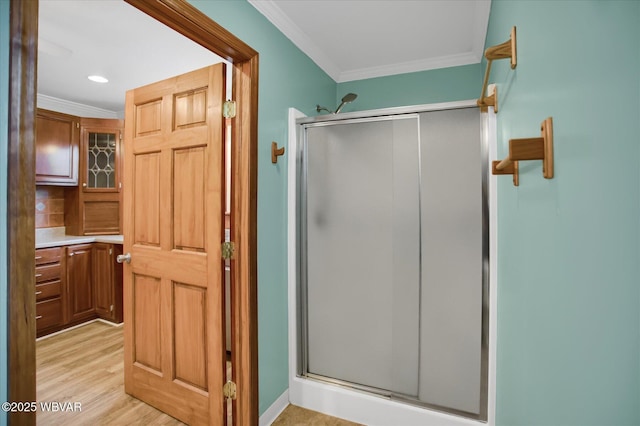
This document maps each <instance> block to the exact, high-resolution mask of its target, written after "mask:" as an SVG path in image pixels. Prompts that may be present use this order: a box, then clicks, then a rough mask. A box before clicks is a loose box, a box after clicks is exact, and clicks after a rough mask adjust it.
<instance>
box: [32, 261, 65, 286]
mask: <svg viewBox="0 0 640 426" xmlns="http://www.w3.org/2000/svg"><path fill="white" fill-rule="evenodd" d="M61 272H62V268H61V267H60V264H59V263H53V264H51V265H41V266H36V283H42V282H46V281H52V280H59V279H60V274H61Z"/></svg>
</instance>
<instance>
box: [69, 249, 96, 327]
mask: <svg viewBox="0 0 640 426" xmlns="http://www.w3.org/2000/svg"><path fill="white" fill-rule="evenodd" d="M66 252H67V305H68V310H67V313H68V317H67V323H79V322H82V321H85V320H88V319H91V318H93V317H95V313H96V310H95V304H94V285H93V277H92V276H93V268H92V244H79V245H74V246H68V247H67V249H66Z"/></svg>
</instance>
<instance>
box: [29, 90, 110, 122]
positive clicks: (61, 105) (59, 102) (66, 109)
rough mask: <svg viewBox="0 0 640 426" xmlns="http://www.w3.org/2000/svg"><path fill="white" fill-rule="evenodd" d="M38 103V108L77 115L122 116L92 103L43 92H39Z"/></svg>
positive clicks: (96, 116) (93, 116)
mask: <svg viewBox="0 0 640 426" xmlns="http://www.w3.org/2000/svg"><path fill="white" fill-rule="evenodd" d="M37 105H38V108H44V109H50V110H52V111H57V112H62V113H64V114H71V115H77V116H78V117H92V118H122V117H120V116H119V115H118V113H117V112H116V111H109V110H106V109H102V108H97V107H93V106H90V105H85V104H79V103H77V102H72V101H67V100H65V99H60V98H54V97H53V96H48V95H43V94H42V93H38V96H37Z"/></svg>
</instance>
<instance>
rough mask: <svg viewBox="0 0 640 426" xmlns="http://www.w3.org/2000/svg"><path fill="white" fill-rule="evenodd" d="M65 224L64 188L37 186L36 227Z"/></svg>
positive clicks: (51, 226)
mask: <svg viewBox="0 0 640 426" xmlns="http://www.w3.org/2000/svg"><path fill="white" fill-rule="evenodd" d="M58 226H64V188H62V187H59V186H36V228H53V227H58Z"/></svg>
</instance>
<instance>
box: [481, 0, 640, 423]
mask: <svg viewBox="0 0 640 426" xmlns="http://www.w3.org/2000/svg"><path fill="white" fill-rule="evenodd" d="M513 25H515V26H516V27H517V49H518V55H517V56H518V66H517V68H516V69H515V70H511V69H510V68H509V65H508V63H507V62H508V61H506V60H503V61H496V62H494V69H493V71H492V75H491V81H492V82H496V83H497V84H498V87H499V101H500V103H499V106H500V110H499V111H500V112H499V113H498V144H499V155H500V156H503V155H506V152H507V141H508V139H510V138H521V137H535V136H538V135H539V126H540V123H541V121H542V120H543V119H544V118H546V117H548V116H553V120H554V143H555V164H556V174H555V178H554V179H552V180H546V179H543V178H542V171H541V162H539V161H530V162H523V163H521V171H522V173H521V176H520V186H519V187H518V188H516V187H514V186H513V185H512V184H511V179H510V177H500V178H499V183H498V234H499V235H498V354H497V424H499V425H509V426H515V425H525V424H526V425H604V424H607V425H631V424H635V425H637V424H640V388H639V387H640V270H639V266H638V265H639V263H640V262H639V260H640V250H639V241H640V229H639V221H640V173H639V160H640V2H637V1H553V2H552V1H522V0H521V1H500V0H494V1H493V3H492V8H491V15H490V23H489V32H488V35H487V46H490V45H494V44H498V43H502V42H503V41H506V40H508V38H509V32H510V29H511V27H512V26H513Z"/></svg>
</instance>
